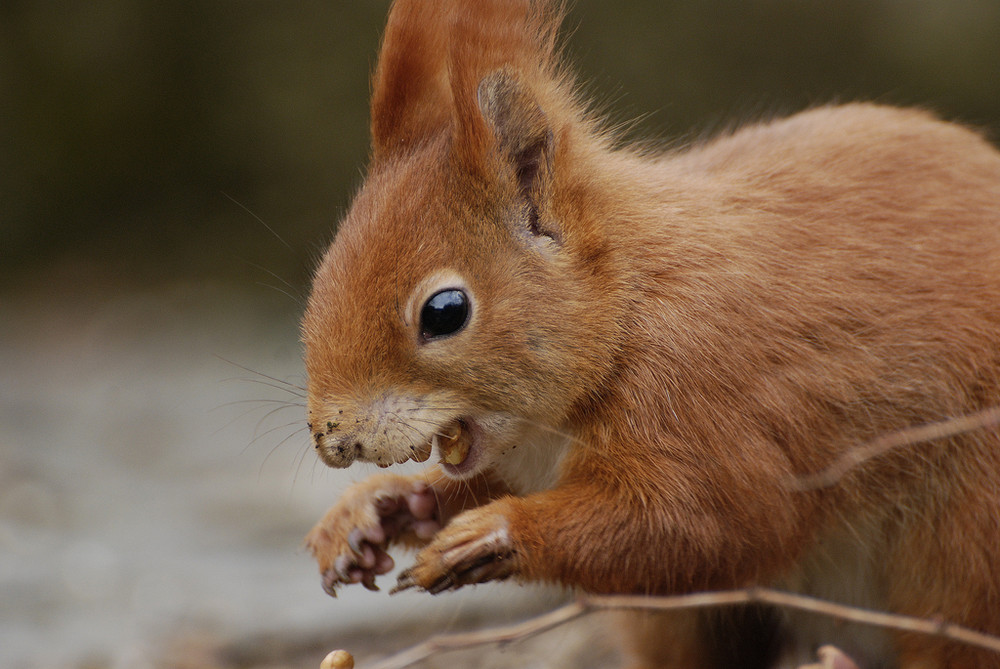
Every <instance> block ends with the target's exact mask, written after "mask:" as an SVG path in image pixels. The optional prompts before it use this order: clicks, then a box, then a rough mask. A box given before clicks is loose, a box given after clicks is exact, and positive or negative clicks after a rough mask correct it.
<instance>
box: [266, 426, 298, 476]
mask: <svg viewBox="0 0 1000 669" xmlns="http://www.w3.org/2000/svg"><path fill="white" fill-rule="evenodd" d="M285 427H288V426H287V425H286V426H285ZM303 430H305V428H304V427H302V428H300V429H297V430H295V431H293V432H292V433H291V434H289V435H288V436H287V437H285V438H284V439H282V440H281V441H279V442H278V443H277V444H275V445H274V447H272V448H271V450H269V451H268V452H267V455H265V456H264V459H263V460H261V463H260V468H259V469H258V470H257V478H258V479H260V478H261V477H262V476H263V475H264V465H266V464H267V461H268V460H270V459H271V456H272V455H274V454H275V453H277V452H278V449H279V448H281V447H282V446H284V445H285V444H287V443H288V442H289V440H291V439H292V438H293V437H295V436H296V435H297V434H299V433H300V432H302V431H303Z"/></svg>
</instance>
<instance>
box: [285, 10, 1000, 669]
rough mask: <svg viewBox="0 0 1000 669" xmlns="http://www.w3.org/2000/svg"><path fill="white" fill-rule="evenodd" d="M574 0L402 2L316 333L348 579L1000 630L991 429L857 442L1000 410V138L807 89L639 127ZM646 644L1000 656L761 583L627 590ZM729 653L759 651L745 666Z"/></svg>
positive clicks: (720, 656) (307, 327)
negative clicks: (772, 112)
mask: <svg viewBox="0 0 1000 669" xmlns="http://www.w3.org/2000/svg"><path fill="white" fill-rule="evenodd" d="M562 13H563V11H562V9H561V7H560V5H559V3H556V2H547V1H545V0H396V2H394V3H393V5H392V9H391V11H390V14H389V18H388V25H387V27H386V29H385V33H384V36H383V40H382V45H381V52H380V55H379V59H378V64H377V67H376V70H375V73H374V80H373V90H372V100H371V133H372V152H371V158H370V164H369V166H368V171H367V177H366V180H365V182H364V185H363V186H362V188H361V189H360V191H359V192H358V194H357V195H356V197H355V199H354V201H353V204H352V206H351V208H350V210H349V212H348V213H347V215H346V217H345V218H344V220H343V221H342V223H341V224H340V227H339V229H338V231H337V234H336V238H335V240H334V242H333V244H332V245H331V246H330V248H329V249H328V250H327V251H326V254H325V256H324V257H323V259H322V261H321V263H320V265H319V267H318V269H317V271H316V274H315V279H314V283H313V287H312V293H311V296H310V298H309V302H308V306H307V309H306V312H305V315H304V319H303V324H302V333H303V340H304V345H305V361H306V368H307V373H308V391H309V393H308V410H309V425H310V430H311V432H312V434H313V443H314V446H315V449H316V452H317V453H318V455H319V457H320V458H321V459H322V460H323V462H325V463H326V464H328V465H329V466H331V467H347V466H349V465H350V464H351V463H353V462H355V461H364V462H372V463H375V464H377V465H379V466H380V467H388V466H390V465H393V464H396V463H402V462H404V461H407V460H416V461H419V462H423V461H426V460H428V459H429V458H431V457H434V458H435V459H436V460H437V464H433V465H430V466H429V468H428V469H427V470H426V471H424V472H423V473H420V474H417V475H413V476H404V475H399V474H394V473H391V472H385V473H380V474H377V475H375V476H372V477H371V478H369V479H367V480H365V481H363V482H361V483H359V484H356V485H355V486H353V487H351V488H349V489H348V490H347V491H346V492H345V493H344V494H343V497H342V498H341V500H340V501H339V502H338V503H337V504H336V505H335V506H334V507H333V508H332V509H331V510H330V511H329V512H328V513H327V514H326V516H325V517H324V518H323V519H322V520H321V521H320V522H319V523H318V524H317V525H316V527H315V528H314V529H313V530H312V531H311V532H310V534H309V536H308V537H307V545H308V546H309V548H310V549H311V551H312V553H313V554H314V555H315V557H316V559H317V560H318V562H319V567H320V571H321V573H322V579H323V584H324V588H325V589H326V590H327V591H328V592H329V593H330V594H335V592H336V590H337V589H338V588H339V587H341V586H343V585H346V584H351V583H362V584H363V585H365V586H367V587H369V588H375V587H376V586H375V578H376V576H377V575H380V574H384V573H387V572H388V571H390V570H391V569H392V568H393V565H394V562H393V559H392V558H391V557H390V556H389V554H388V552H387V551H388V549H389V548H390V547H391V546H393V545H398V544H402V545H405V546H410V547H416V548H418V549H419V551H418V552H417V553H416V557H415V561H414V563H413V564H412V566H410V567H409V568H407V569H405V570H404V571H402V572H401V573H400V574H399V576H398V582H397V586H396V587H397V588H411V587H412V588H418V589H422V590H426V591H428V592H431V593H438V592H442V591H445V590H452V589H455V588H459V587H462V586H464V585H469V584H474V583H481V582H485V581H491V580H500V579H507V578H511V579H514V580H517V581H520V582H525V583H534V582H538V583H542V582H547V583H556V584H561V585H563V586H567V587H570V588H578V589H581V590H583V591H587V592H592V593H635V594H657V595H659V594H673V593H686V592H692V591H705V590H713V589H729V588H741V587H747V586H751V585H767V586H775V587H780V588H785V589H789V590H795V591H798V592H803V593H808V594H813V595H817V596H821V597H825V598H828V599H831V600H834V601H838V602H843V603H847V604H853V605H861V606H865V607H868V608H872V609H876V610H880V611H888V612H894V613H899V614H906V615H911V616H919V617H922V618H934V619H941V620H946V621H949V622H952V623H956V624H960V625H965V626H968V627H970V628H973V629H975V630H979V631H981V632H985V633H990V634H1000V433H998V430H997V429H996V428H995V427H993V428H985V429H981V430H977V431H973V432H969V433H967V434H964V435H961V436H955V437H950V438H945V439H939V440H937V441H933V442H931V443H924V444H918V445H910V446H906V447H903V448H898V449H895V450H892V451H890V452H887V453H884V454H882V455H880V456H878V457H875V458H872V459H870V460H868V461H866V462H864V463H862V464H861V465H859V466H858V467H855V468H854V469H852V470H851V471H849V472H847V473H846V474H844V475H843V476H842V477H840V478H839V480H837V481H836V483H835V484H834V485H831V486H826V487H821V488H818V489H813V490H802V489H800V487H799V486H796V485H794V483H795V481H797V480H801V479H803V478H804V477H809V476H812V475H814V474H816V473H817V472H821V471H823V470H824V469H826V468H827V467H829V466H830V465H831V464H833V463H834V462H836V461H837V460H838V459H839V458H841V457H842V456H844V454H845V453H849V452H850V451H851V449H853V448H856V447H858V446H859V445H861V444H864V443H866V442H868V441H870V440H872V439H873V438H875V437H877V436H879V435H883V434H885V433H887V432H891V431H894V430H899V429H902V428H905V427H907V426H912V425H918V424H923V423H929V422H933V421H938V420H942V419H945V418H948V417H955V416H961V415H965V414H969V413H972V412H975V411H979V410H982V409H984V408H987V407H990V406H993V405H996V404H1000V152H998V151H997V150H996V149H995V148H993V147H992V146H991V145H990V144H989V143H988V142H987V141H985V140H984V139H983V138H982V137H981V136H979V135H978V134H977V133H975V132H973V131H971V130H969V129H966V128H964V127H960V126H958V125H955V124H951V123H946V122H942V121H939V120H936V119H935V118H934V117H932V116H931V115H930V114H928V113H925V112H923V111H916V110H909V109H896V108H890V107H885V106H878V105H873V104H861V103H855V104H846V105H842V106H826V107H819V108H814V109H810V110H808V111H804V112H801V113H798V114H796V115H793V116H791V117H789V118H785V119H781V120H775V121H772V122H768V123H762V124H757V125H749V126H747V127H743V128H741V129H738V130H735V131H733V132H731V133H729V134H725V135H723V136H720V137H717V138H715V139H711V140H707V141H704V142H701V143H698V144H696V145H693V146H690V147H687V148H685V149H682V150H670V151H666V152H663V153H654V152H651V151H649V150H648V148H644V149H640V148H635V147H630V146H628V145H623V143H622V142H621V140H620V138H619V137H617V136H616V135H615V134H614V132H612V131H610V130H608V129H607V127H606V125H603V124H602V122H601V119H600V118H599V117H598V115H597V114H595V113H594V112H593V111H592V109H591V108H590V107H589V106H588V104H587V102H586V101H585V100H583V99H582V97H581V95H580V94H579V92H578V90H577V87H576V84H575V82H574V79H573V77H572V76H571V75H570V73H569V72H568V70H567V68H566V66H565V65H564V64H563V62H562V61H561V57H560V54H559V50H558V48H557V36H556V33H557V27H558V25H559V22H560V19H561V17H562ZM625 627H626V628H627V629H626V633H627V635H628V636H629V637H630V640H629V643H630V648H631V649H632V651H633V652H634V661H635V663H636V666H647V667H703V666H704V667H713V666H717V667H732V666H741V667H766V666H787V665H788V664H789V663H797V662H802V661H805V660H804V659H803V658H806V657H807V656H811V654H812V652H813V650H814V646H815V645H816V644H819V643H824V642H830V641H833V642H835V643H837V644H839V645H840V647H841V648H843V649H844V650H845V652H847V653H848V654H850V655H851V657H852V658H854V660H855V661H856V662H857V663H858V665H859V666H861V667H863V668H875V667H905V668H917V667H920V668H925V667H926V668H930V667H949V668H959V667H970V668H971V667H976V668H979V669H981V668H983V667H1000V656H998V655H997V654H993V653H989V652H986V651H977V650H976V649H974V648H972V647H969V646H965V645H962V644H960V643H957V642H955V641H950V640H947V639H943V638H938V637H927V636H919V635H915V634H903V633H895V634H891V633H888V632H879V631H878V630H862V631H858V630H859V629H860V628H855V627H851V628H848V629H850V631H851V632H850V634H848V635H847V638H838V637H837V635H838V634H840V635H841V636H843V635H844V634H845V633H844V631H843V629H844V628H843V627H842V626H839V625H838V624H837V623H835V622H832V623H831V622H828V621H825V620H823V619H819V618H818V617H817V616H808V615H800V616H796V615H792V614H788V613H783V612H777V611H773V610H770V609H766V608H763V607H748V608H744V609H738V610H728V611H717V612H711V613H704V612H702V613H682V614H676V615H666V614H646V615H643V614H634V616H633V619H632V621H631V622H630V623H629V624H627V625H626V626H625ZM734 657H735V658H736V659H734Z"/></svg>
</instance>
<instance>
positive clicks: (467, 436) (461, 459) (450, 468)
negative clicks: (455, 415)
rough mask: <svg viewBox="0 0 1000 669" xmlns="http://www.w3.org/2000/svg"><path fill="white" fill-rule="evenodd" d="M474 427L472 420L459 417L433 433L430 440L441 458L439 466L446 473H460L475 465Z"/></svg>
mask: <svg viewBox="0 0 1000 669" xmlns="http://www.w3.org/2000/svg"><path fill="white" fill-rule="evenodd" d="M476 433H477V431H476V429H475V426H474V425H473V424H472V422H471V421H470V420H468V419H465V418H459V419H458V420H456V421H455V422H454V423H452V424H451V425H449V426H448V427H446V428H445V429H444V430H442V431H441V433H440V434H435V435H434V437H433V439H432V442H433V444H434V446H435V447H436V448H437V451H438V454H439V455H440V458H441V467H442V468H443V469H444V471H445V472H446V473H448V474H452V475H462V474H465V473H468V472H469V471H471V470H472V469H473V468H474V467H475V462H476V460H477V459H478V458H477V457H476V455H477V453H476V449H475V446H476V442H477V439H476V436H477V435H476Z"/></svg>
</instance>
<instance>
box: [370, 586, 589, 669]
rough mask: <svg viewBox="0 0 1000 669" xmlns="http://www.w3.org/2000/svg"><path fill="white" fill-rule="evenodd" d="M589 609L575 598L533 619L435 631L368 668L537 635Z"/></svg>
mask: <svg viewBox="0 0 1000 669" xmlns="http://www.w3.org/2000/svg"><path fill="white" fill-rule="evenodd" d="M592 611H593V609H591V608H589V607H588V606H587V605H586V604H585V603H584V602H581V601H576V602H573V603H571V604H567V605H566V606H563V607H560V608H558V609H555V610H554V611H549V612H548V613H545V614H542V615H540V616H537V617H535V618H530V619H528V620H525V621H524V622H521V623H516V624H514V625H508V626H506V627H494V628H491V629H486V630H480V631H477V632H463V633H459V634H439V635H436V636H432V637H431V638H430V639H428V640H427V641H424V642H423V643H420V644H418V645H416V646H413V647H411V648H408V649H407V650H404V651H402V652H400V653H398V654H396V655H393V656H391V657H388V658H386V659H384V660H382V661H381V662H379V663H377V664H374V665H372V667H371V669H402V668H403V667H410V666H413V665H414V664H416V663H417V662H420V661H421V660H426V659H427V658H429V657H431V656H433V655H435V654H437V653H442V652H449V651H453V650H460V649H463V648H474V647H476V646H482V645H484V644H494V643H505V642H509V641H520V640H522V639H527V638H529V637H532V636H535V635H536V634H541V633H542V632H545V631H547V630H550V629H552V628H554V627H558V626H560V625H564V624H566V623H568V622H569V621H571V620H574V619H576V618H579V617H580V616H583V615H586V614H588V613H591V612H592Z"/></svg>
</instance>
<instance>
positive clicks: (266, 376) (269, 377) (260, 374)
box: [215, 355, 309, 394]
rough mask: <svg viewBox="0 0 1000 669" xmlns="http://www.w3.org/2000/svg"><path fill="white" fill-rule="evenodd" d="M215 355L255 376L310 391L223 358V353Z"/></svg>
mask: <svg viewBox="0 0 1000 669" xmlns="http://www.w3.org/2000/svg"><path fill="white" fill-rule="evenodd" d="M215 357H216V358H218V359H219V360H221V361H222V362H225V363H228V364H230V365H232V366H233V367H237V368H239V369H242V370H243V371H244V372H250V373H251V374H254V375H255V376H260V377H263V378H265V379H267V380H269V381H274V382H275V383H277V384H280V385H282V386H287V387H289V388H294V389H296V390H301V391H302V392H303V394H305V393H308V392H309V391H308V389H307V388H304V387H303V386H299V385H296V384H294V383H292V382H290V381H285V380H284V379H279V378H278V377H276V376H271V375H269V374H265V373H264V372H258V371H257V370H256V369H251V368H250V367H247V366H246V365H241V364H240V363H238V362H234V361H232V360H229V359H228V358H223V357H222V356H221V355H216V356H215Z"/></svg>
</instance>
